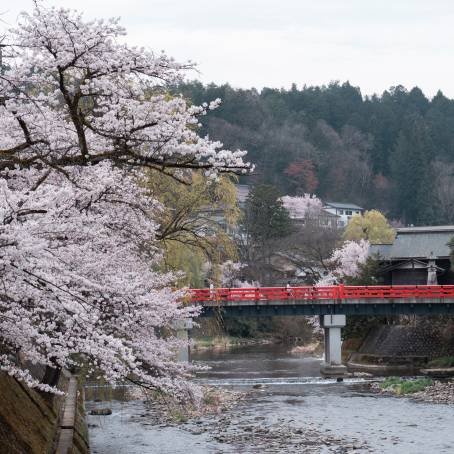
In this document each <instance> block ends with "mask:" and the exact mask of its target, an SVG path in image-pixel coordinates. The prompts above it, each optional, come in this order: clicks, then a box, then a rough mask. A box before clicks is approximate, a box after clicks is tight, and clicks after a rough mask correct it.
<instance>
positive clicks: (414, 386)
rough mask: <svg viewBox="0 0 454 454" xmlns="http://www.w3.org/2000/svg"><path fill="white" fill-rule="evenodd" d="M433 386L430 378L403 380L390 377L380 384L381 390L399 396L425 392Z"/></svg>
mask: <svg viewBox="0 0 454 454" xmlns="http://www.w3.org/2000/svg"><path fill="white" fill-rule="evenodd" d="M432 384H433V381H432V379H430V378H415V379H402V378H398V377H389V378H387V379H386V380H384V381H383V383H381V384H380V388H382V389H388V390H390V391H392V392H394V393H395V394H397V395H402V394H413V393H417V392H419V391H424V390H425V389H426V388H427V387H428V386H431V385H432Z"/></svg>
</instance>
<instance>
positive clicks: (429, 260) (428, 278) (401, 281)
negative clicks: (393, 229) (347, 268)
mask: <svg viewBox="0 0 454 454" xmlns="http://www.w3.org/2000/svg"><path fill="white" fill-rule="evenodd" d="M452 238H454V225H444V226H426V227H407V228H400V229H397V235H396V238H395V239H394V242H393V244H376V245H372V246H371V250H370V254H371V255H374V256H376V257H377V258H378V260H379V261H380V276H381V281H382V283H383V284H386V285H428V284H440V285H443V284H445V285H447V284H454V272H453V271H452V270H451V260H450V253H451V249H450V247H449V245H448V243H449V242H450V240H451V239H452Z"/></svg>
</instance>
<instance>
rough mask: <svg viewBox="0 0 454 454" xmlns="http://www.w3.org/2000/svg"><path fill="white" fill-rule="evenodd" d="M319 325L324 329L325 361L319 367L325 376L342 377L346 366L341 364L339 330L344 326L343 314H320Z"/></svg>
mask: <svg viewBox="0 0 454 454" xmlns="http://www.w3.org/2000/svg"><path fill="white" fill-rule="evenodd" d="M320 318H321V325H322V327H323V328H324V331H325V361H324V362H323V363H322V365H321V367H320V371H321V373H322V375H324V376H326V377H343V376H344V375H345V374H346V372H347V368H346V367H345V366H344V365H343V364H342V355H341V348H342V338H341V330H342V328H343V327H344V326H345V323H346V317H345V315H339V314H336V315H322V316H321V317H320Z"/></svg>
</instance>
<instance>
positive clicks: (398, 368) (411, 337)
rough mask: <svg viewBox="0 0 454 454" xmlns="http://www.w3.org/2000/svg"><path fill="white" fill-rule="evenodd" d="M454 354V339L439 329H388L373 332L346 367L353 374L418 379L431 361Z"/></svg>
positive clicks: (403, 327)
mask: <svg viewBox="0 0 454 454" xmlns="http://www.w3.org/2000/svg"><path fill="white" fill-rule="evenodd" d="M452 354H454V337H453V336H452V335H449V333H448V334H447V333H446V332H445V331H443V330H442V329H440V328H438V327H433V326H430V325H428V324H423V325H419V326H409V325H386V326H379V327H376V328H374V329H372V330H371V331H370V332H369V334H368V335H367V336H366V338H365V339H364V341H363V342H362V344H361V346H360V347H359V349H358V350H357V351H356V352H353V353H351V354H350V355H349V358H348V359H347V361H346V363H347V367H348V369H349V371H351V372H368V373H372V374H375V375H415V374H419V373H421V370H422V369H424V368H425V367H426V365H427V363H428V361H430V360H432V359H434V358H437V357H441V356H445V355H452Z"/></svg>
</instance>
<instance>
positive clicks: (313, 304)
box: [190, 285, 454, 316]
mask: <svg viewBox="0 0 454 454" xmlns="http://www.w3.org/2000/svg"><path fill="white" fill-rule="evenodd" d="M190 295H191V301H192V302H193V303H195V304H197V305H202V306H203V307H204V310H203V312H202V316H210V315H212V314H213V312H214V311H215V310H216V309H217V308H222V310H223V312H224V314H225V315H232V316H240V315H242V316H248V315H250V316H256V315H267V316H270V315H326V314H357V315H374V314H375V315H390V314H421V315H422V314H427V315H429V314H450V313H453V314H454V285H430V286H429V285H420V286H414V285H412V286H411V285H399V286H344V285H337V286H331V287H312V286H308V287H259V288H216V289H191V290H190Z"/></svg>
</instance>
